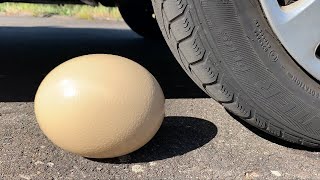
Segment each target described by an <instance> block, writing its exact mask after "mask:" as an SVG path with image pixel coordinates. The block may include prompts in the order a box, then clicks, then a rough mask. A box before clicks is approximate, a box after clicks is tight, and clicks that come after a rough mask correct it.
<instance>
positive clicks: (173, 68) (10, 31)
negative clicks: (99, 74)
mask: <svg viewBox="0 0 320 180" xmlns="http://www.w3.org/2000/svg"><path fill="white" fill-rule="evenodd" d="M0 39H1V43H0V49H1V56H0V57H1V58H0V85H1V88H0V102H30V101H33V99H34V95H35V93H36V90H37V87H38V86H39V84H40V82H41V80H42V79H43V78H44V77H45V75H46V74H48V72H50V71H51V70H52V69H53V68H54V67H56V66H57V65H59V64H61V63H63V62H65V61H67V60H68V59H71V58H74V57H77V56H81V55H86V54H95V53H105V54H115V55H120V56H123V57H127V58H129V59H132V60H134V61H136V62H138V63H139V64H141V65H142V66H144V67H145V68H147V69H148V70H149V71H150V72H151V73H152V74H153V75H154V76H155V77H156V79H157V80H158V81H159V83H160V85H161V86H162V88H163V90H164V93H165V95H166V97H167V98H204V97H208V96H207V95H206V94H205V93H203V92H202V91H201V90H200V89H199V88H198V87H197V86H196V85H195V84H194V83H193V82H192V80H190V79H189V77H188V76H187V75H186V74H185V73H184V71H183V70H182V68H181V67H180V65H179V64H178V63H177V62H176V60H175V58H174V57H173V55H172V54H171V52H170V50H169V48H168V47H167V45H166V44H165V42H164V40H147V39H143V38H141V37H140V36H138V35H136V34H135V33H134V32H133V31H131V30H126V29H107V28H106V29H102V28H96V29H93V28H64V27H0Z"/></svg>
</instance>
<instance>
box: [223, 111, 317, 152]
mask: <svg viewBox="0 0 320 180" xmlns="http://www.w3.org/2000/svg"><path fill="white" fill-rule="evenodd" d="M227 112H228V113H229V115H230V116H232V117H233V118H234V119H235V120H236V121H238V122H239V123H240V124H242V125H243V126H245V127H246V128H247V129H249V130H250V131H251V132H253V133H254V134H256V135H257V136H259V137H261V138H263V139H266V140H268V141H270V142H273V143H275V144H278V145H280V146H284V147H287V148H291V149H297V150H304V151H309V152H320V149H318V148H311V147H306V146H302V145H299V144H295V143H291V142H289V141H285V140H282V139H279V138H277V137H275V136H273V135H271V134H268V133H267V132H264V131H262V130H261V129H259V128H256V127H254V126H252V125H250V124H249V123H247V122H246V121H244V120H242V119H241V118H239V117H238V116H236V115H234V114H233V113H232V112H230V111H228V110H227Z"/></svg>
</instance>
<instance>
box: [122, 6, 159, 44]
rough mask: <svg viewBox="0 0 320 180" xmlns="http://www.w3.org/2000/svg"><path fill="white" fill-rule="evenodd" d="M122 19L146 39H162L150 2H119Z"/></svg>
mask: <svg viewBox="0 0 320 180" xmlns="http://www.w3.org/2000/svg"><path fill="white" fill-rule="evenodd" d="M116 3H117V6H118V8H119V11H120V13H121V16H122V18H123V19H124V21H125V22H126V23H127V24H128V26H129V27H130V28H131V29H132V30H133V31H135V32H136V33H137V34H139V35H141V36H143V37H145V38H155V39H156V38H162V36H161V31H160V29H159V26H158V24H157V21H156V19H155V18H154V17H153V14H154V13H153V8H152V4H151V1H149V0H139V1H133V0H117V1H116Z"/></svg>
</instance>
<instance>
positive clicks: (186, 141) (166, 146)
mask: <svg viewBox="0 0 320 180" xmlns="http://www.w3.org/2000/svg"><path fill="white" fill-rule="evenodd" d="M217 132H218V129H217V127H216V126H215V125H214V124H213V123H212V122H210V121H207V120H204V119H199V118H193V117H173V116H170V117H166V118H165V119H164V121H163V124H162V126H161V128H160V129H159V131H158V132H157V134H156V135H155V137H154V138H153V139H152V140H151V141H150V142H149V143H147V144H146V145H145V146H143V147H142V148H140V149H139V150H137V151H135V152H133V153H131V154H129V155H125V156H122V157H119V158H112V159H90V160H93V161H97V162H101V163H112V164H123V163H124V164H125V163H140V162H150V161H156V160H162V159H167V158H172V157H175V156H179V155H183V154H186V153H188V152H190V151H192V150H195V149H197V148H200V147H202V146H203V145H205V144H207V143H208V142H209V141H211V140H212V139H213V138H214V137H215V136H216V135H217Z"/></svg>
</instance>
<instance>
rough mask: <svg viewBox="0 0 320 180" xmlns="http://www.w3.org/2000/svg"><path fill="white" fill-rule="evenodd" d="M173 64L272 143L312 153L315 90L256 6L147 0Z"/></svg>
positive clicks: (316, 124) (252, 1)
mask: <svg viewBox="0 0 320 180" xmlns="http://www.w3.org/2000/svg"><path fill="white" fill-rule="evenodd" d="M153 7H154V11H155V14H156V17H157V21H158V24H159V26H160V29H161V31H162V34H163V36H164V38H165V40H166V42H167V44H168V45H169V47H170V49H171V51H172V52H173V54H174V56H175V58H176V59H177V61H178V62H179V63H180V65H181V66H182V67H183V69H184V70H185V71H186V72H187V74H188V75H189V76H190V77H191V78H192V79H193V81H194V82H195V83H196V84H197V85H198V86H199V87H200V88H201V89H202V90H203V91H204V92H206V93H207V94H208V95H209V96H211V97H212V98H213V99H215V100H217V101H218V102H220V103H221V104H222V105H223V106H224V107H225V108H226V109H227V110H228V111H230V112H231V113H233V114H234V115H236V116H237V117H240V118H241V119H242V120H244V121H245V122H247V123H249V124H251V125H253V126H255V127H257V128H259V129H261V130H263V131H265V132H267V133H269V134H272V135H273V136H275V137H277V138H281V139H284V140H286V141H289V142H293V143H296V144H300V145H303V146H308V147H315V148H319V147H320V113H319V112H320V111H319V108H320V96H319V94H320V86H319V82H318V81H317V80H315V79H314V78H312V77H311V76H310V75H309V74H308V73H306V72H305V71H304V70H303V69H302V68H301V67H300V66H299V65H298V64H297V63H296V62H295V60H294V59H293V58H292V57H291V56H290V55H289V54H288V52H287V51H286V50H285V48H284V47H283V46H282V44H281V43H280V41H279V40H278V38H277V36H276V35H275V34H274V32H273V31H272V29H271V27H270V25H269V24H268V21H267V19H266V18H265V15H264V13H263V10H262V8H261V5H260V3H259V1H258V0H211V1H210V0H153Z"/></svg>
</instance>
